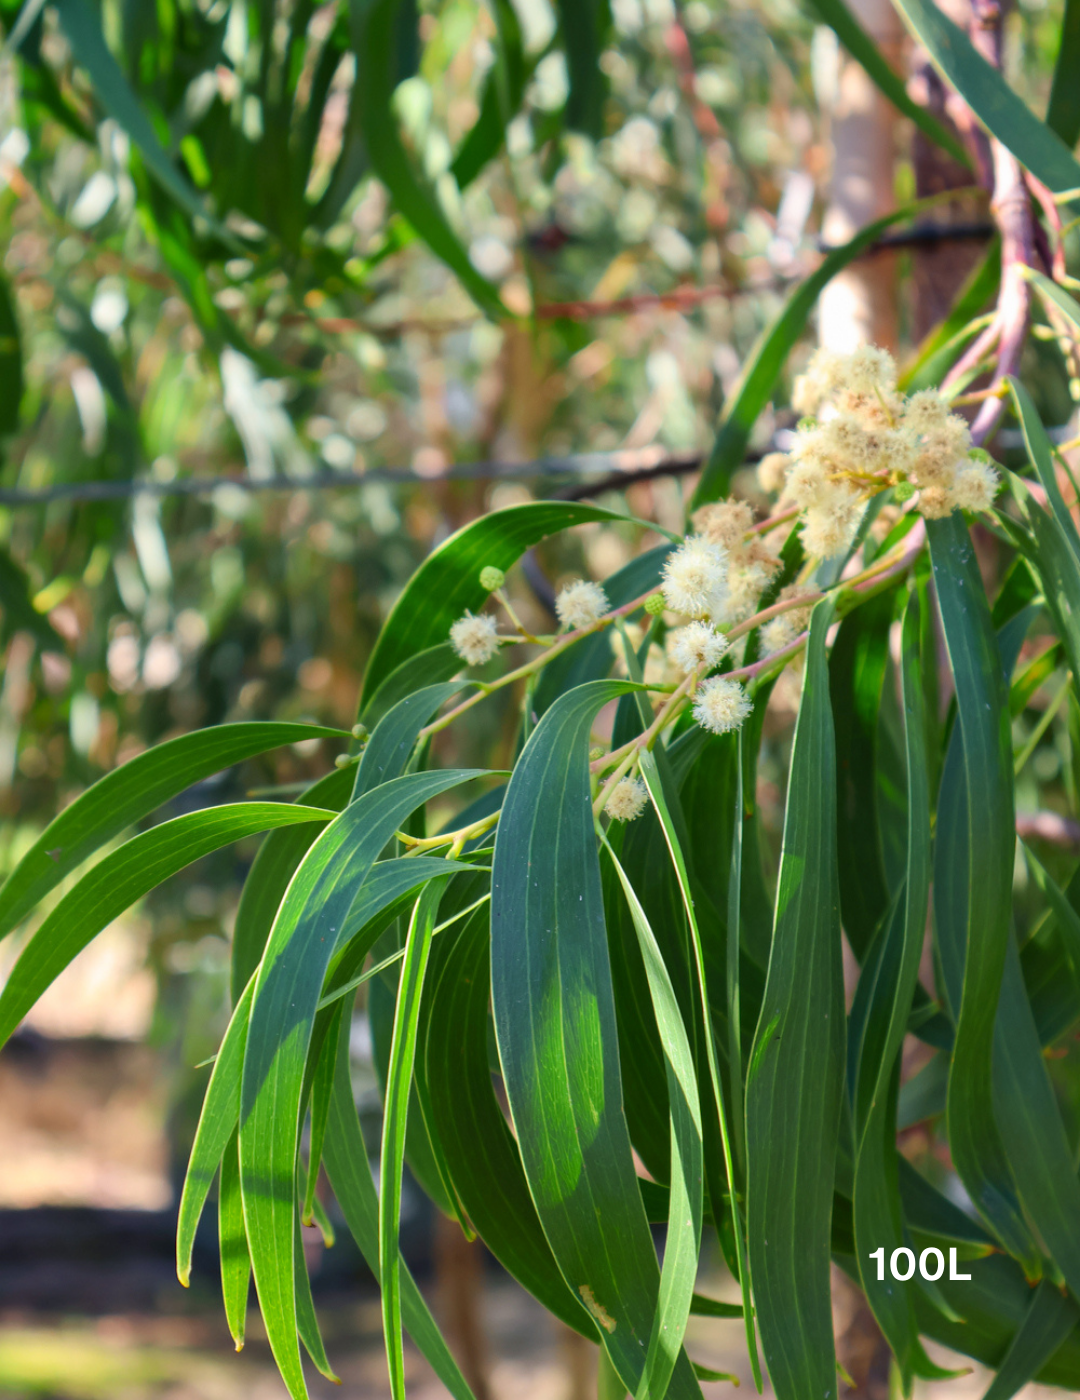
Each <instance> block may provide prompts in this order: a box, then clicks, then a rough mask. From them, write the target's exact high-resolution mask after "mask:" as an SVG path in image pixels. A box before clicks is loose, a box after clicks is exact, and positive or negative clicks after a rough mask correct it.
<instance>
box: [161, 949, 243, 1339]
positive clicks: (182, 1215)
mask: <svg viewBox="0 0 1080 1400" xmlns="http://www.w3.org/2000/svg"><path fill="white" fill-rule="evenodd" d="M254 993H255V977H254V974H252V977H251V980H250V981H249V982H248V984H247V986H246V987H245V988H244V990H243V992H242V993H241V995H240V997H239V998H238V1000H237V1003H236V1006H235V1007H234V1009H233V1014H232V1016H231V1017H230V1018H229V1024H228V1026H227V1027H226V1029H225V1034H224V1036H223V1037H222V1040H221V1045H220V1047H219V1049H218V1053H217V1057H216V1058H215V1060H214V1068H213V1070H212V1071H211V1073H210V1083H209V1084H208V1085H207V1086H206V1094H205V1096H204V1098H203V1106H202V1112H201V1113H200V1115H199V1123H198V1126H197V1128H196V1129H195V1140H194V1141H193V1142H192V1144H191V1155H190V1157H189V1158H188V1168H187V1173H186V1175H185V1177H184V1189H183V1192H182V1194H181V1196H180V1212H179V1215H178V1216H177V1222H176V1274H177V1277H178V1278H179V1280H180V1282H181V1283H182V1284H183V1285H184V1287H185V1288H186V1287H187V1285H188V1280H189V1278H190V1276H191V1253H192V1249H193V1248H194V1245H195V1231H196V1230H197V1229H198V1225H199V1219H200V1217H201V1215H202V1212H203V1206H204V1205H205V1204H206V1198H207V1196H208V1195H209V1194H210V1186H211V1184H212V1183H213V1180H214V1176H215V1174H216V1173H217V1170H218V1167H219V1165H220V1164H221V1160H222V1158H223V1156H224V1154H225V1152H226V1150H227V1148H228V1145H229V1140H230V1138H231V1137H232V1135H233V1134H234V1133H235V1131H236V1125H237V1122H238V1121H239V1118H240V1074H241V1071H242V1069H243V1064H244V1047H245V1045H246V1043H247V1033H248V1026H249V1024H250V1021H251V1000H252V997H253V996H254ZM237 1170H239V1158H238V1159H237ZM244 1253H245V1256H246V1255H247V1232H246V1230H245V1232H244ZM245 1296H246V1294H245ZM233 1336H234V1337H235V1336H236V1332H235V1331H234V1332H233Z"/></svg>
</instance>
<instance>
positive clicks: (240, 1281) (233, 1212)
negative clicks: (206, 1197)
mask: <svg viewBox="0 0 1080 1400" xmlns="http://www.w3.org/2000/svg"><path fill="white" fill-rule="evenodd" d="M237 1108H239V1104H237ZM238 1151H239V1148H238V1146H237V1135H236V1129H235V1128H234V1129H233V1134H232V1137H230V1138H229V1142H228V1145H227V1146H226V1148H225V1152H224V1155H223V1156H222V1158H221V1178H220V1181H219V1183H218V1248H219V1253H220V1259H221V1296H222V1301H223V1302H224V1304H225V1320H226V1321H227V1322H228V1324H229V1332H230V1334H231V1336H232V1339H233V1341H234V1342H235V1343H236V1350H237V1351H242V1350H243V1349H244V1334H245V1331H246V1327H247V1305H248V1292H249V1290H250V1288H251V1256H250V1255H249V1254H248V1245H247V1231H246V1230H245V1229H244V1206H243V1202H242V1201H241V1199H240V1158H239V1156H238V1155H237V1154H238ZM189 1260H190V1256H189Z"/></svg>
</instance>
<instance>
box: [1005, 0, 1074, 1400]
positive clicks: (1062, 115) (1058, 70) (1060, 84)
mask: <svg viewBox="0 0 1080 1400" xmlns="http://www.w3.org/2000/svg"><path fill="white" fill-rule="evenodd" d="M1078 71H1080V4H1077V0H1065V8H1064V11H1063V13H1062V17H1061V41H1060V44H1059V46H1058V53H1057V61H1056V62H1055V64H1054V82H1053V86H1052V87H1051V89H1050V102H1049V105H1048V106H1047V108H1046V125H1047V126H1048V127H1049V128H1050V130H1051V131H1056V132H1057V134H1058V135H1059V136H1060V137H1061V139H1062V141H1064V142H1065V144H1066V146H1068V147H1069V149H1070V150H1071V149H1073V147H1075V145H1076V143H1077V141H1080V88H1078V87H1077V84H1076V74H1077V72H1078ZM994 1400H1003V1397H1001V1396H995V1397H994Z"/></svg>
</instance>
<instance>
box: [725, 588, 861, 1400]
mask: <svg viewBox="0 0 1080 1400" xmlns="http://www.w3.org/2000/svg"><path fill="white" fill-rule="evenodd" d="M832 611H833V609H832V604H831V603H830V602H828V601H825V602H822V603H819V604H818V605H817V606H816V607H815V609H814V612H813V614H812V617H811V625H810V640H809V642H808V645H807V655H806V678H805V681H804V686H803V694H802V700H801V702H800V705H799V716H798V720H797V722H796V727H795V741H794V747H793V750H792V759H791V776H790V780H789V786H788V798H787V812H786V815H785V819H784V844H783V853H782V856H781V863H780V883H779V888H778V890H777V898H776V926H775V929H774V931H773V939H772V952H771V954H770V957H769V970H768V977H767V980H766V983H765V996H764V1002H763V1005H762V1010H761V1017H760V1020H759V1022H758V1028H757V1033H756V1035H755V1037H754V1047H753V1051H752V1054H751V1059H750V1065H749V1069H748V1071H747V1081H746V1164H747V1224H748V1238H749V1246H750V1273H751V1279H752V1282H753V1289H754V1302H755V1305H756V1307H757V1317H758V1326H759V1328H760V1330H761V1340H762V1347H763V1350H764V1352H765V1361H766V1364H767V1366H768V1368H769V1376H770V1378H771V1380H772V1384H773V1389H774V1390H775V1391H776V1394H777V1396H778V1398H779V1400H803V1397H805V1396H809V1395H814V1396H823V1397H825V1400H828V1398H829V1397H835V1396H836V1393H837V1391H836V1356H835V1352H834V1348H833V1331H832V1307H831V1301H830V1293H829V1253H830V1237H831V1231H830V1221H831V1215H832V1203H833V1173H834V1163H835V1158H836V1144H837V1135H838V1133H839V1125H840V1099H841V1093H842V1086H843V1073H844V984H843V970H842V966H841V955H840V896H839V889H838V880H837V870H836V756H835V747H834V742H833V727H832V715H831V712H830V709H829V693H828V673H827V669H826V663H825V634H826V632H827V631H828V628H829V624H830V622H831V621H832Z"/></svg>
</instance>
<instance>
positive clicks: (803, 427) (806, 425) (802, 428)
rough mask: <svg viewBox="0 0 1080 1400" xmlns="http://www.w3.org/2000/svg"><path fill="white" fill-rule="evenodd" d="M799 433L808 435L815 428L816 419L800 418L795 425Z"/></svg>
mask: <svg viewBox="0 0 1080 1400" xmlns="http://www.w3.org/2000/svg"><path fill="white" fill-rule="evenodd" d="M795 426H796V427H797V428H798V430H799V432H800V433H809V432H811V431H812V430H813V429H814V428H816V427H817V419H816V418H800V419H799V421H798V423H796V425H795Z"/></svg>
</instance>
